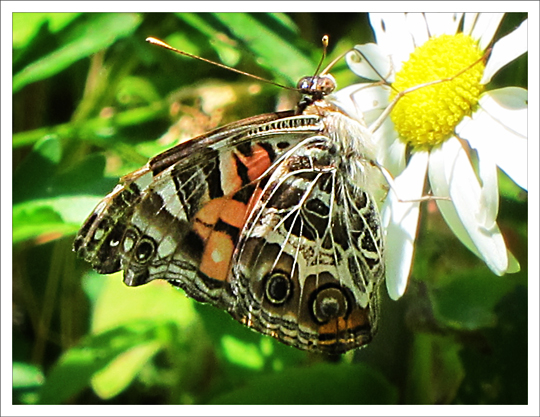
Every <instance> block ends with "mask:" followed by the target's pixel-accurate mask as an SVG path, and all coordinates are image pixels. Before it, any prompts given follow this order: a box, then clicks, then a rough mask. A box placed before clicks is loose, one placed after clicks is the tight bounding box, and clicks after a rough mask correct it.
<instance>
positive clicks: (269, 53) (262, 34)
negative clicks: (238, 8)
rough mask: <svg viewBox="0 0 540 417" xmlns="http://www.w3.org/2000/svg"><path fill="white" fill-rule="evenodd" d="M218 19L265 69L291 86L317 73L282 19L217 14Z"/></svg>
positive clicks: (257, 14)
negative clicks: (294, 42) (297, 46)
mask: <svg viewBox="0 0 540 417" xmlns="http://www.w3.org/2000/svg"><path fill="white" fill-rule="evenodd" d="M215 17H216V18H217V19H218V20H219V21H220V22H221V23H222V24H223V25H225V26H226V27H227V28H228V29H229V30H230V31H231V33H233V34H234V35H235V36H236V37H237V38H238V39H240V40H242V42H243V43H244V45H245V46H246V47H248V48H249V49H250V50H251V51H252V52H253V53H254V54H255V55H256V56H257V57H259V58H260V61H259V62H260V64H261V65H263V66H265V67H266V68H268V69H269V70H271V71H272V72H274V73H276V74H278V75H280V76H281V77H283V78H284V79H285V80H287V81H288V83H289V84H290V85H292V86H295V85H296V83H297V82H298V80H299V79H300V78H301V77H304V76H306V75H310V74H312V73H313V72H314V71H315V65H314V64H313V62H312V61H311V59H310V58H309V57H308V56H306V55H305V54H304V53H302V52H301V51H300V50H299V49H297V48H296V47H295V46H293V43H292V40H293V39H294V37H296V38H297V36H298V35H297V34H296V33H294V31H293V30H291V27H290V26H286V25H283V20H282V19H278V18H275V17H274V16H273V15H266V14H259V13H255V14H247V13H216V14H215ZM295 29H296V28H295ZM293 36H294V37H293Z"/></svg>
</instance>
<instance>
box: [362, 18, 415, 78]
mask: <svg viewBox="0 0 540 417" xmlns="http://www.w3.org/2000/svg"><path fill="white" fill-rule="evenodd" d="M369 21H370V23H371V27H372V28H373V31H374V32H375V39H376V40H377V44H378V45H379V46H380V47H381V48H382V49H383V50H384V51H385V53H386V54H387V55H390V57H391V60H392V65H393V69H394V71H395V72H397V71H399V70H400V69H401V65H402V63H403V62H404V61H407V60H408V59H409V55H410V54H411V52H413V51H414V42H413V38H412V36H411V34H410V33H409V31H408V30H407V21H406V18H405V14H404V13H370V14H369Z"/></svg>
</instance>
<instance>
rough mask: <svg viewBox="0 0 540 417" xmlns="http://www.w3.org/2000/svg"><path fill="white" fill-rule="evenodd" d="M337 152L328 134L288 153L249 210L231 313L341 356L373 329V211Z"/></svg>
mask: <svg viewBox="0 0 540 417" xmlns="http://www.w3.org/2000/svg"><path fill="white" fill-rule="evenodd" d="M342 157H343V156H342V155H340V154H339V152H336V147H335V144H334V143H333V142H332V140H330V138H328V137H326V136H314V137H310V138H308V139H306V140H304V141H303V142H302V143H300V144H299V145H298V146H297V147H296V148H294V149H293V150H291V151H290V152H289V154H288V155H287V157H286V158H284V160H283V161H282V162H281V163H280V164H279V167H276V169H275V171H274V172H273V173H272V176H271V178H270V179H269V180H268V182H267V184H266V186H265V188H264V190H263V192H262V193H261V195H260V197H259V198H258V201H257V203H256V204H255V208H254V210H252V211H251V213H250V216H249V218H248V220H247V222H246V225H245V227H244V230H243V232H242V236H241V238H240V241H239V244H238V250H237V252H236V253H235V258H234V261H233V274H232V282H231V285H232V289H233V292H234V294H235V295H236V299H237V302H236V304H235V309H234V311H232V314H233V316H235V317H236V318H237V319H238V320H239V321H241V322H243V323H245V324H247V325H249V326H251V327H253V328H255V329H257V330H258V331H260V332H262V333H265V334H269V335H272V336H274V337H276V338H278V339H280V340H281V341H283V342H285V343H287V344H290V345H293V346H296V347H299V348H301V349H306V350H317V351H326V352H332V353H341V352H344V351H346V350H349V349H352V348H355V347H358V346H362V345H364V344H366V343H368V342H369V341H370V340H371V338H372V336H373V335H374V333H375V331H376V327H377V313H378V311H377V309H378V306H377V292H378V287H379V285H380V283H381V282H382V280H383V278H384V263H383V262H382V250H383V249H382V248H383V242H382V232H381V227H380V220H379V214H378V210H377V207H376V205H375V204H374V202H373V201H372V199H371V196H370V195H369V193H367V192H366V191H365V190H362V189H361V188H359V187H358V185H357V184H356V183H355V181H354V179H353V178H351V177H350V176H349V175H348V173H347V172H348V171H347V170H344V169H342V162H343V161H341V159H342ZM349 163H350V162H349Z"/></svg>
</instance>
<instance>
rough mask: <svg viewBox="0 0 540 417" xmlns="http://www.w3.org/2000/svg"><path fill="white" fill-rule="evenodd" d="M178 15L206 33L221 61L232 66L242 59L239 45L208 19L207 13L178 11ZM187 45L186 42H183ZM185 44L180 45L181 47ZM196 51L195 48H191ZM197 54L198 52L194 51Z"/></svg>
mask: <svg viewBox="0 0 540 417" xmlns="http://www.w3.org/2000/svg"><path fill="white" fill-rule="evenodd" d="M176 16H177V17H178V18H179V19H181V20H182V21H184V22H185V23H187V24H188V25H190V26H192V27H194V28H195V29H197V30H199V31H200V32H201V33H202V34H203V35H205V36H206V37H207V38H208V40H209V43H210V45H212V47H213V48H214V49H215V51H216V52H217V54H218V55H219V58H220V59H221V61H222V62H223V63H224V64H225V65H228V66H230V67H234V66H235V65H236V64H238V61H239V60H240V56H241V54H240V52H239V51H238V46H237V45H235V44H234V41H232V40H231V39H227V38H226V36H225V34H224V33H223V32H221V31H219V30H217V29H215V28H214V26H213V25H212V24H211V23H209V22H208V21H207V19H208V16H207V15H204V14H203V15H201V14H196V13H176ZM182 45H186V44H182ZM182 47H183V46H181V47H180V49H181V48H182ZM191 50H192V51H195V49H191ZM192 53H193V54H196V52H192Z"/></svg>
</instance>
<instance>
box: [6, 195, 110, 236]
mask: <svg viewBox="0 0 540 417" xmlns="http://www.w3.org/2000/svg"><path fill="white" fill-rule="evenodd" d="M99 200H100V198H99V197H91V196H82V197H56V198H50V199H41V200H31V201H27V202H24V203H20V204H16V205H14V206H13V243H19V242H22V241H24V240H28V239H39V238H43V239H42V240H49V238H48V237H47V236H51V237H56V238H58V237H61V236H64V235H68V234H72V233H75V232H76V231H77V230H79V228H80V226H81V223H82V222H83V221H84V219H85V218H86V216H87V215H88V213H90V212H91V210H92V209H93V208H94V207H95V206H96V204H97V203H98V202H99Z"/></svg>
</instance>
